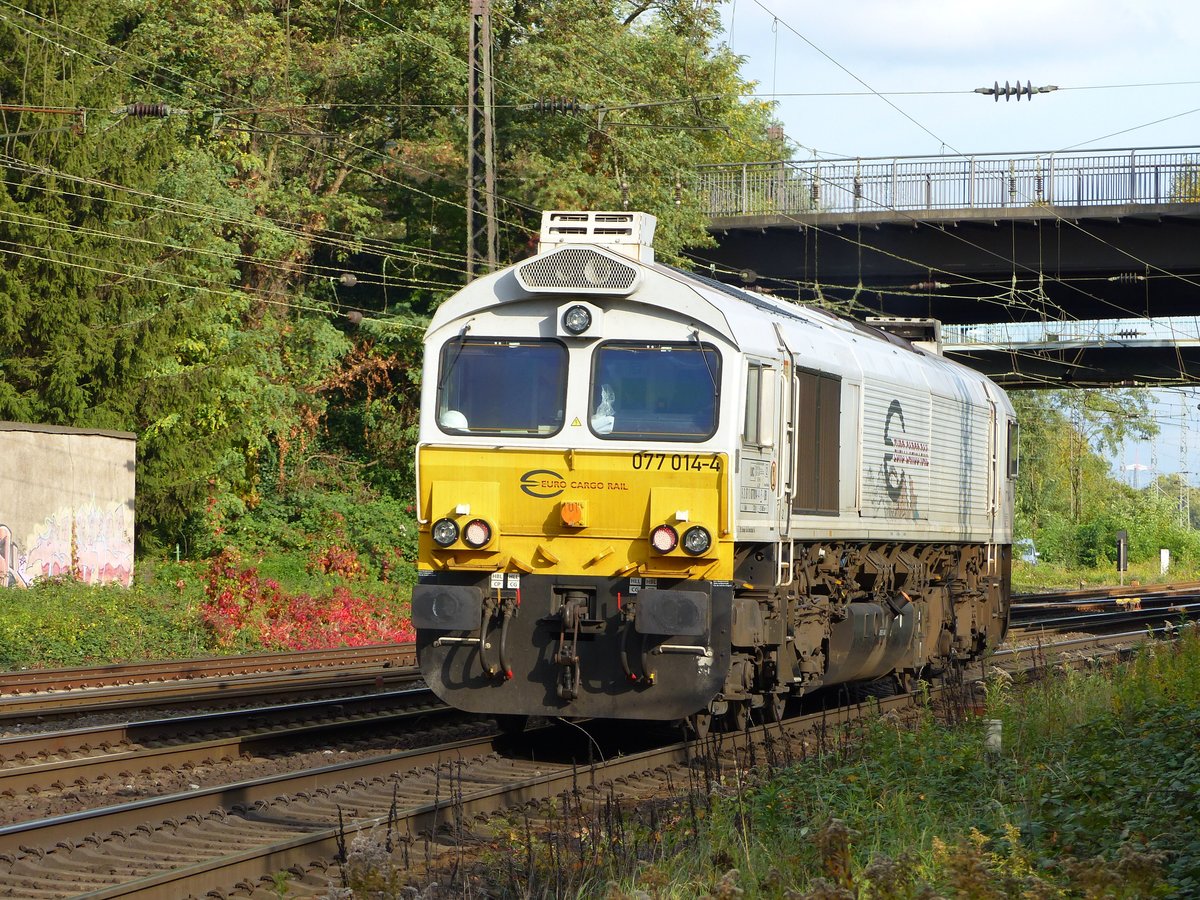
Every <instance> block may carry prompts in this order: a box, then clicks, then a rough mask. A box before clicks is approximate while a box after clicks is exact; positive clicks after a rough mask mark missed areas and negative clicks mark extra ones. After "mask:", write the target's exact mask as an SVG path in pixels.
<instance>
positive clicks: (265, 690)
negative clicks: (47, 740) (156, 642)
mask: <svg viewBox="0 0 1200 900" xmlns="http://www.w3.org/2000/svg"><path fill="white" fill-rule="evenodd" d="M419 677H420V673H419V671H418V670H417V669H416V668H415V667H381V666H379V665H377V664H372V663H362V664H359V665H351V666H338V667H327V668H322V669H299V670H283V671H279V672H274V673H264V674H253V675H228V676H224V677H216V678H203V679H195V680H191V681H165V682H161V683H155V684H136V685H126V686H121V687H99V688H85V689H82V690H72V691H64V692H62V693H38V694H22V695H19V696H14V697H0V721H4V720H9V721H12V720H15V719H28V718H30V717H36V716H45V715H63V714H68V713H69V714H73V715H81V714H84V713H98V712H112V711H114V710H125V709H130V708H139V709H141V708H148V707H158V706H170V705H179V704H181V703H186V704H187V705H189V706H191V705H197V704H200V705H212V704H217V703H230V702H233V701H245V700H247V699H253V698H254V697H263V696H286V695H296V694H313V693H326V694H327V693H345V692H347V691H354V690H358V689H364V688H367V687H370V686H372V685H374V686H375V687H377V688H378V689H380V690H382V689H384V687H386V686H389V685H396V684H398V683H403V682H408V681H413V680H415V679H417V678H419Z"/></svg>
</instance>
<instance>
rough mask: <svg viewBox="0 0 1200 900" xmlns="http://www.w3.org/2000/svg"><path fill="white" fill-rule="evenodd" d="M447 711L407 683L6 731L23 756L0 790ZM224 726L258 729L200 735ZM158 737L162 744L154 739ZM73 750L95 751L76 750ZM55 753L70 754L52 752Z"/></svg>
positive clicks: (1, 778)
mask: <svg viewBox="0 0 1200 900" xmlns="http://www.w3.org/2000/svg"><path fill="white" fill-rule="evenodd" d="M397 707H401V708H397ZM449 712H452V710H451V709H450V707H448V706H446V705H445V704H444V703H441V702H440V701H438V700H437V699H436V698H434V696H433V692H432V691H430V690H429V689H428V688H410V689H408V690H403V691H391V692H388V693H386V694H369V695H364V696H360V697H350V698H338V699H336V700H321V701H315V702H313V703H306V704H297V705H293V706H276V707H260V708H257V709H253V710H239V711H235V712H222V713H216V714H206V715H199V716H186V717H180V718H176V719H160V720H156V721H154V722H148V723H134V724H131V723H126V724H122V725H119V726H104V727H99V728H85V729H76V730H73V731H68V732H50V733H46V734H38V735H24V736H20V737H16V738H7V739H4V740H0V755H3V756H4V757H5V758H6V759H9V760H12V759H19V760H21V761H22V762H21V764H20V765H7V766H0V794H2V795H5V796H9V797H15V796H17V794H18V793H20V792H35V791H41V790H46V789H48V788H53V789H56V790H62V789H65V788H67V787H68V786H69V785H73V784H74V785H80V786H82V785H85V784H88V783H91V782H95V781H97V780H99V779H101V778H104V777H108V778H115V777H125V776H127V775H128V773H130V772H135V771H146V770H150V771H161V770H167V769H169V768H170V767H180V766H186V765H188V764H192V765H197V764H203V765H212V764H214V763H215V762H216V761H220V760H232V759H236V758H238V757H239V756H240V755H242V754H246V753H258V754H262V753H264V752H267V751H270V750H272V749H281V748H287V747H294V746H295V745H296V743H297V742H299V741H301V740H303V739H306V738H311V737H315V736H318V735H329V736H330V737H332V736H334V735H336V734H338V733H342V732H346V731H362V730H364V729H371V728H373V729H377V730H384V729H387V728H391V727H393V726H394V725H396V724H398V723H400V722H403V721H406V720H410V719H413V718H415V717H418V716H426V715H429V714H430V713H449ZM322 717H324V718H322ZM297 719H304V721H297ZM222 727H223V728H224V729H226V730H228V729H229V728H230V727H233V728H235V729H236V728H239V727H240V728H242V729H251V728H252V729H253V730H248V731H242V732H239V733H236V734H232V735H223V736H210V737H208V738H204V737H202V736H201V733H202V732H203V731H205V730H208V731H210V732H212V731H215V730H216V729H218V728H222ZM156 743H158V744H159V745H157V746H155V745H154V744H156ZM147 744H149V745H150V746H147ZM71 754H90V755H79V756H73V757H71V756H70V755H71ZM54 756H58V757H63V756H68V757H70V758H65V759H63V758H59V759H51V758H50V757H54Z"/></svg>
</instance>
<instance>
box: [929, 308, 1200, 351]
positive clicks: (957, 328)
mask: <svg viewBox="0 0 1200 900" xmlns="http://www.w3.org/2000/svg"><path fill="white" fill-rule="evenodd" d="M1147 343H1151V344H1161V343H1170V344H1174V345H1176V346H1183V345H1185V344H1191V345H1194V344H1200V317H1197V316H1171V317H1165V318H1160V319H1090V320H1078V321H1062V322H1002V323H995V324H985V325H943V326H942V345H943V347H952V348H956V349H970V348H971V347H972V346H978V345H985V346H993V347H1019V346H1021V345H1030V344H1032V345H1039V346H1052V345H1054V344H1092V345H1096V346H1105V345H1112V346H1137V345H1139V344H1147Z"/></svg>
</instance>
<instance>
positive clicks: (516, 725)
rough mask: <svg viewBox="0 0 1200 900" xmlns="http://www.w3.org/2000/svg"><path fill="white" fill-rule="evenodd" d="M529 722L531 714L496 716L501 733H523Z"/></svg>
mask: <svg viewBox="0 0 1200 900" xmlns="http://www.w3.org/2000/svg"><path fill="white" fill-rule="evenodd" d="M528 724H529V716H496V727H497V728H499V729H500V733H501V734H508V735H514V734H521V733H522V732H523V731H524V730H525V726H526V725H528Z"/></svg>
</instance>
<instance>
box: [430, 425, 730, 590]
mask: <svg viewBox="0 0 1200 900" xmlns="http://www.w3.org/2000/svg"><path fill="white" fill-rule="evenodd" d="M417 464H418V473H419V486H420V487H419V489H420V497H419V503H420V513H421V521H422V523H423V524H422V526H421V535H420V556H419V560H418V568H419V569H421V570H423V571H455V570H457V571H464V570H467V571H471V570H474V571H479V572H520V573H525V574H538V575H547V576H551V577H554V576H587V577H590V578H596V579H611V578H630V577H637V576H647V577H654V578H682V579H703V580H709V581H728V580H730V579H732V577H733V536H732V522H731V513H730V509H729V505H728V497H729V460H728V457H727V456H726V455H725V454H722V453H696V452H674V451H671V450H665V451H658V450H654V451H642V452H631V451H608V450H601V451H584V450H555V451H548V450H541V449H538V450H521V449H494V448H481V447H432V446H425V447H421V448H420V450H419V451H418V460H417Z"/></svg>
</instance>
